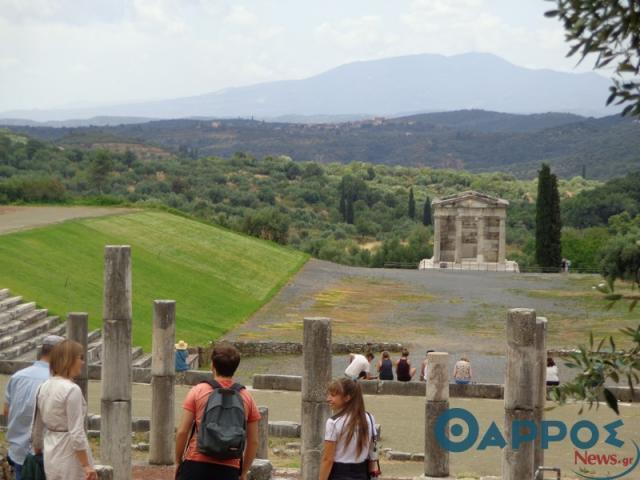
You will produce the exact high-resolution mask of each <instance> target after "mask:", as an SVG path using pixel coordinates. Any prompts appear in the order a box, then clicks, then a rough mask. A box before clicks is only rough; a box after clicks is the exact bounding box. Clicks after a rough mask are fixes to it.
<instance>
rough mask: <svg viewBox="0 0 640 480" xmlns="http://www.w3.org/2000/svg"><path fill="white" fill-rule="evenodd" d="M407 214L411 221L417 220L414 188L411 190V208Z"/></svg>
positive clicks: (409, 207)
mask: <svg viewBox="0 0 640 480" xmlns="http://www.w3.org/2000/svg"><path fill="white" fill-rule="evenodd" d="M407 212H408V213H409V218H410V219H411V220H415V219H416V199H415V198H414V197H413V187H412V188H410V189H409V206H408V208H407Z"/></svg>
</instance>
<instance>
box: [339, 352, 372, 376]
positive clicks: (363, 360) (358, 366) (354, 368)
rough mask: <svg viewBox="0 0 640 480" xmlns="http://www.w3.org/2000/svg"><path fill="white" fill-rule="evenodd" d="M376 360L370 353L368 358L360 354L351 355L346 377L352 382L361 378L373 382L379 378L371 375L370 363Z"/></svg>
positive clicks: (345, 372)
mask: <svg viewBox="0 0 640 480" xmlns="http://www.w3.org/2000/svg"><path fill="white" fill-rule="evenodd" d="M374 358H375V355H374V354H373V353H371V352H368V353H367V355H366V356H365V355H362V354H360V353H350V354H349V366H348V367H347V368H346V369H345V371H344V375H345V376H346V377H347V378H351V379H352V380H358V379H360V378H361V379H363V380H373V379H374V378H377V377H374V376H372V375H371V373H370V372H371V365H370V362H372V361H373V359H374Z"/></svg>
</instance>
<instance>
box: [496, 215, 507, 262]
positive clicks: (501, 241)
mask: <svg viewBox="0 0 640 480" xmlns="http://www.w3.org/2000/svg"><path fill="white" fill-rule="evenodd" d="M506 237H507V233H506V228H505V219H504V217H500V230H499V234H498V263H504V262H505V258H506V254H505V248H506V246H505V242H506Z"/></svg>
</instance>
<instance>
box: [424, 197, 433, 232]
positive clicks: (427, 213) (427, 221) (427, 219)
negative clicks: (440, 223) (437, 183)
mask: <svg viewBox="0 0 640 480" xmlns="http://www.w3.org/2000/svg"><path fill="white" fill-rule="evenodd" d="M422 224H423V225H424V226H425V227H427V226H429V225H431V199H430V198H429V197H427V198H425V200H424V207H423V209H422Z"/></svg>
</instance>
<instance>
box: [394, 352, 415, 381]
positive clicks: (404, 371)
mask: <svg viewBox="0 0 640 480" xmlns="http://www.w3.org/2000/svg"><path fill="white" fill-rule="evenodd" d="M415 374H416V369H415V367H412V366H411V362H410V361H409V350H407V349H406V348H403V349H402V356H401V357H400V360H398V363H397V364H396V378H397V379H398V381H399V382H410V381H411V379H412V378H413V376H414V375H415Z"/></svg>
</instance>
